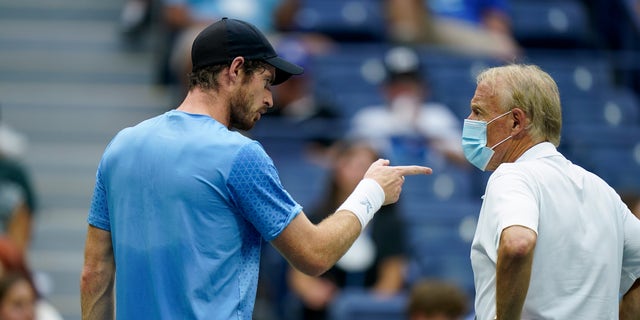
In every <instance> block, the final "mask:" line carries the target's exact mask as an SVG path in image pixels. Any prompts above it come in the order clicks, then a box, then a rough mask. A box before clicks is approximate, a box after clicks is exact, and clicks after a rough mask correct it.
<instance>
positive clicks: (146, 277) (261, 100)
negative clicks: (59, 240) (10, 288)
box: [81, 18, 431, 319]
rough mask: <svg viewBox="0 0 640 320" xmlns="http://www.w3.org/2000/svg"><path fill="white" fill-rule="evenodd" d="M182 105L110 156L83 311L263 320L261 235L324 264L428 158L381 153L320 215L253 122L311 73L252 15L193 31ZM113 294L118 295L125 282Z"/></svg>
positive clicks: (98, 195)
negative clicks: (398, 159)
mask: <svg viewBox="0 0 640 320" xmlns="http://www.w3.org/2000/svg"><path fill="white" fill-rule="evenodd" d="M192 60H193V72H192V73H191V74H190V79H189V80H190V89H189V93H188V94H187V96H186V98H185V99H184V101H183V102H182V104H181V105H180V106H179V107H178V108H177V109H175V110H171V111H168V112H166V113H165V114H162V115H160V116H157V117H154V118H152V119H148V120H146V121H143V122H142V123H140V124H138V125H136V126H134V127H131V128H127V129H124V130H122V131H121V132H120V133H118V134H117V135H116V137H115V138H114V139H113V140H112V141H111V142H110V143H109V145H108V146H107V148H106V150H105V152H104V155H103V157H102V159H101V161H100V164H99V167H98V170H97V174H96V185H95V191H94V196H93V200H92V204H91V209H90V212H89V217H88V219H87V220H88V223H89V228H88V232H87V240H86V247H85V263H84V268H83V272H82V279H81V306H82V316H83V319H103V318H105V319H106V318H109V319H110V318H113V316H114V313H115V315H116V317H117V318H123V319H251V318H252V313H253V305H254V300H255V292H256V285H257V280H258V267H259V263H260V244H261V238H264V239H265V240H267V241H269V242H270V243H271V244H272V245H273V246H274V247H275V248H277V249H278V251H279V252H281V253H282V255H283V256H284V257H285V258H286V259H287V260H288V261H289V262H290V263H291V264H292V265H293V266H294V267H295V268H297V269H299V270H301V271H302V272H305V273H307V274H310V275H319V274H321V273H323V272H324V271H326V270H327V269H329V268H330V267H331V266H332V265H333V264H334V263H335V262H336V261H337V260H338V259H339V258H340V257H341V256H342V255H343V254H344V253H345V252H346V251H347V249H348V248H349V247H350V246H351V244H352V243H353V242H354V241H355V239H356V238H357V237H358V235H359V234H360V232H361V231H362V229H363V228H364V227H365V226H366V224H367V223H368V221H369V220H371V218H372V217H373V215H374V213H375V212H376V211H377V210H378V209H379V208H380V207H381V206H382V205H385V204H389V203H393V202H395V201H397V199H398V197H399V195H400V191H401V187H402V183H403V182H404V175H409V174H429V173H431V169H430V168H426V167H420V166H401V167H400V166H396V167H392V166H389V165H388V164H389V162H388V161H387V160H382V159H380V160H378V161H376V162H374V163H373V164H372V165H371V167H370V168H369V170H368V171H367V173H366V174H365V176H364V179H363V180H362V181H361V183H360V184H359V185H358V187H357V188H356V190H354V192H353V194H352V195H351V196H350V197H349V199H347V200H346V201H345V203H344V204H342V205H341V206H340V208H338V210H337V211H336V212H335V213H334V214H333V215H331V216H330V217H329V218H327V219H325V220H324V221H322V222H321V223H319V224H317V225H314V224H312V223H311V222H310V221H309V220H308V219H307V217H306V216H305V214H304V213H303V212H302V207H301V206H300V205H299V204H298V203H296V202H295V201H294V200H293V199H292V198H291V196H290V195H289V194H288V193H287V192H286V191H285V190H284V189H283V187H282V185H281V183H280V180H279V178H278V174H277V171H276V168H275V167H274V165H273V162H272V161H271V159H270V157H269V156H268V155H267V154H266V153H265V151H264V149H263V148H262V147H261V146H260V144H259V143H258V142H256V141H253V140H251V139H249V138H247V137H245V136H243V135H241V134H239V133H237V132H234V131H231V130H230V129H232V128H237V129H241V130H249V129H251V128H252V127H253V125H254V124H255V123H256V122H257V121H258V120H259V119H260V117H261V116H262V114H264V113H265V112H266V111H267V109H268V108H270V107H272V105H273V101H272V95H271V91H270V86H271V85H276V84H279V83H281V82H283V81H285V80H287V79H288V78H289V77H290V76H291V75H295V74H300V73H302V68H300V67H299V66H296V65H294V64H291V63H289V62H287V61H285V60H283V59H281V58H280V57H278V56H277V54H276V53H275V51H274V50H273V48H272V46H271V45H270V44H269V42H268V41H267V39H266V38H265V37H264V35H263V34H262V33H261V32H260V31H259V30H258V29H257V28H255V27H254V26H253V25H250V24H248V23H246V22H243V21H240V20H233V19H227V18H223V19H222V20H220V21H218V22H216V23H214V24H212V25H211V26H209V27H207V28H206V29H205V30H204V31H202V32H201V33H200V35H199V36H198V37H197V38H196V39H195V41H194V44H193V50H192ZM115 279H117V285H115V301H114V294H113V291H114V284H115Z"/></svg>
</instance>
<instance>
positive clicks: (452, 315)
mask: <svg viewBox="0 0 640 320" xmlns="http://www.w3.org/2000/svg"><path fill="white" fill-rule="evenodd" d="M511 1H524V0H511ZM531 1H535V0H531ZM576 1H577V2H578V3H580V4H582V5H583V6H584V8H585V9H587V10H588V18H589V19H590V21H592V22H593V28H594V29H595V30H596V31H601V32H602V33H604V34H600V36H599V37H596V38H595V40H594V41H593V43H591V44H590V45H591V46H590V47H587V48H589V49H603V48H606V49H609V48H612V49H628V48H630V49H637V48H634V47H633V45H631V47H629V44H626V43H625V42H624V39H625V38H624V36H623V35H621V34H620V31H619V30H617V29H616V28H614V27H612V26H611V24H606V23H605V22H603V21H604V20H605V19H604V18H603V17H602V15H603V14H604V12H605V11H604V10H600V9H602V8H604V7H606V8H608V9H607V10H613V9H611V7H607V4H608V2H607V1H596V0H583V1H581V0H576ZM325 2H326V3H325ZM339 2H343V1H320V0H315V1H314V0H307V1H305V0H206V1H205V0H164V1H154V0H125V1H124V5H123V8H122V11H121V15H120V20H119V23H120V31H121V33H122V36H123V39H124V40H125V41H128V42H133V43H135V42H139V41H144V38H145V37H150V36H151V35H150V34H151V33H152V32H155V33H158V34H159V35H160V36H159V39H160V41H158V42H157V43H154V51H155V53H156V59H157V63H156V64H155V68H156V70H155V74H156V84H160V85H166V86H168V87H169V88H171V90H172V91H173V92H174V95H175V97H176V101H179V100H180V99H181V98H182V97H183V95H184V93H185V90H186V88H187V86H186V83H185V81H186V75H187V74H188V73H189V72H190V66H191V61H190V50H191V48H190V45H191V43H192V42H193V39H194V37H195V36H196V35H197V34H198V33H199V32H200V31H201V30H202V29H203V28H204V27H205V26H207V25H209V24H210V23H211V22H213V21H216V20H218V19H220V18H222V17H233V18H238V19H242V20H245V21H248V22H251V23H253V24H254V25H256V26H257V27H258V28H260V29H261V30H262V31H264V32H265V33H266V34H267V35H268V36H269V37H270V40H272V42H273V43H274V44H275V47H276V50H277V51H278V53H279V54H280V55H281V56H283V57H285V58H286V59H287V60H289V61H292V62H295V63H297V64H299V65H301V66H304V67H305V73H304V75H302V76H298V77H293V78H292V79H291V80H289V81H287V82H285V83H284V84H282V85H279V86H274V87H273V94H274V108H273V110H272V111H271V112H270V113H269V114H268V117H267V119H265V123H263V124H261V126H263V128H258V129H260V130H259V131H258V132H257V133H255V134H254V133H251V132H248V133H247V134H248V135H252V134H254V135H255V138H256V139H257V140H258V141H261V133H263V132H268V131H269V130H270V128H269V126H280V125H282V124H283V123H284V124H285V125H286V126H287V127H288V128H291V137H292V138H295V137H296V136H298V137H297V138H299V136H304V137H305V139H306V140H305V141H304V144H305V147H304V148H302V149H295V150H301V151H300V152H301V154H298V155H295V156H293V158H294V159H298V160H299V159H302V160H304V161H309V162H311V163H312V164H313V165H314V166H317V167H319V168H320V170H321V171H322V172H323V176H324V179H323V180H322V183H323V185H322V188H321V190H320V192H319V193H318V194H316V195H313V196H311V197H310V198H312V199H314V201H313V202H309V203H306V204H305V203H303V205H305V207H306V208H309V209H306V210H307V211H308V212H309V214H310V218H312V219H315V220H314V222H317V221H320V220H322V219H323V218H324V217H323V216H322V215H321V214H320V213H325V212H331V211H332V210H333V209H335V208H336V207H337V206H338V205H339V204H340V203H342V202H343V201H344V199H345V198H346V197H347V196H348V195H349V194H350V193H351V191H352V190H353V188H354V187H355V184H357V182H358V181H359V180H360V179H361V178H362V175H363V174H364V171H365V170H366V168H367V167H368V165H369V164H370V163H371V162H372V161H374V160H375V159H377V158H379V157H386V158H389V159H391V161H392V162H393V163H395V164H409V163H420V164H426V165H429V166H434V169H435V168H449V167H452V168H455V170H461V171H463V172H465V171H466V172H468V171H470V170H471V168H469V166H468V164H467V162H466V160H465V159H464V156H463V154H462V150H461V146H460V140H461V137H460V136H461V130H462V129H461V124H462V119H461V118H460V116H459V115H458V114H456V113H455V112H454V111H453V110H452V109H451V108H450V106H448V105H447V104H446V103H443V102H441V101H436V100H435V99H434V97H433V96H432V95H431V84H432V83H433V82H436V81H438V79H437V78H434V77H429V76H428V74H426V72H425V66H424V62H423V61H421V60H420V55H419V54H418V53H417V51H418V50H419V49H420V48H424V47H425V46H427V47H437V48H441V49H444V50H448V51H450V52H452V53H454V54H465V55H473V56H478V57H487V58H491V59H496V60H498V61H502V62H518V61H521V60H522V59H524V58H525V57H526V53H527V43H521V42H520V41H519V39H518V38H517V36H516V34H515V31H514V30H513V21H512V19H513V17H512V15H511V11H510V3H509V1H508V0H484V1H473V0H369V1H362V2H363V3H366V4H367V5H375V6H379V10H376V11H375V12H379V13H381V14H382V15H383V16H382V17H380V19H379V21H381V22H383V24H382V25H380V26H377V27H379V28H381V29H382V30H381V32H379V33H376V32H374V30H371V29H365V30H357V31H351V32H350V33H348V32H345V33H340V32H339V31H335V30H331V29H329V28H327V29H321V30H314V29H313V28H310V27H309V24H310V23H311V22H313V21H314V19H318V17H316V16H314V15H313V14H312V11H311V10H309V8H310V7H313V6H318V7H319V8H321V9H325V10H331V9H335V8H342V9H344V7H341V6H339V5H338V4H336V5H335V6H331V3H339ZM550 2H551V1H550ZM620 2H622V1H620ZM322 3H324V4H322ZM354 3H357V2H354ZM637 3H638V2H637V1H636V3H635V6H636V8H637V6H638V4H637ZM323 5H324V7H323ZM347 9H349V7H347ZM350 9H352V10H351V11H348V12H347V11H345V12H335V13H334V14H335V16H340V15H345V16H348V17H354V19H358V17H360V15H362V14H365V13H366V12H367V11H366V6H365V7H362V8H360V7H351V8H350ZM619 10H622V9H619ZM636 10H637V9H636ZM638 12H640V11H638V10H637V11H636V14H638ZM617 13H619V12H617ZM635 19H636V20H637V19H638V17H637V16H636V17H635ZM602 39H606V41H603V40H602ZM359 41H362V42H372V41H373V42H380V43H384V44H386V45H388V47H389V50H387V51H386V52H385V54H384V56H381V57H380V63H381V66H382V70H383V76H382V77H381V78H380V81H379V83H378V84H377V89H378V91H377V92H375V93H372V94H375V95H380V96H381V97H382V98H383V99H382V100H381V101H380V103H379V104H375V105H363V106H357V107H358V108H357V109H358V112H356V113H355V114H354V115H350V116H345V114H344V112H343V106H341V105H340V102H339V101H335V99H333V98H332V95H331V94H327V93H326V92H325V91H323V88H320V86H319V85H318V83H317V82H316V78H315V77H314V76H315V74H316V72H317V71H318V70H314V68H315V67H317V65H315V64H314V61H315V59H317V58H318V57H323V56H326V55H330V54H331V53H333V52H335V51H336V50H339V48H340V46H341V44H342V43H343V42H350V43H354V42H356V43H357V42H359ZM607 41H608V42H607ZM603 42H604V43H603ZM583 49H584V48H583ZM625 75H626V74H625ZM639 78H640V77H638V76H637V74H636V75H635V76H631V80H630V81H631V85H632V86H633V85H637V84H636V82H634V81H638V79H639ZM344 90H349V88H344ZM326 124H331V125H330V126H329V127H327V126H325V125H326ZM301 132H304V134H301ZM267 135H268V134H267ZM264 144H265V147H266V148H268V147H269V144H268V142H265V143H264ZM26 146H27V142H26V139H25V138H24V137H23V136H21V134H20V133H18V132H15V131H13V130H12V129H11V128H10V127H8V126H7V125H6V124H3V123H2V122H0V231H2V234H0V263H1V265H0V319H61V318H60V316H59V314H58V313H57V311H56V310H55V308H53V307H52V306H51V305H50V304H49V303H48V302H47V299H46V290H44V288H42V287H41V286H39V284H38V281H37V279H36V277H35V276H34V272H33V271H32V270H31V268H30V265H29V261H27V258H26V256H27V253H28V250H29V245H30V240H31V233H32V225H33V219H37V215H36V213H37V199H36V198H37V197H36V196H37V195H36V194H35V191H34V188H33V186H32V182H31V177H30V174H29V171H28V168H26V167H25V166H24V164H23V161H22V159H21V155H22V154H23V150H24V148H25V147H26ZM267 151H269V150H267ZM285 152H286V151H285ZM295 152H298V151H295ZM272 156H273V157H274V158H276V159H278V158H281V156H279V155H278V154H275V155H274V154H272ZM279 167H281V168H282V170H286V168H287V167H286V166H279ZM285 187H286V185H285ZM620 192H621V194H622V195H623V200H625V202H626V203H627V204H628V206H629V207H630V208H631V209H632V211H633V212H634V213H635V214H636V215H638V216H640V189H634V188H625V189H624V190H623V189H621V190H620ZM404 208H405V207H404V206H403V205H402V200H401V201H400V203H399V204H398V205H392V206H388V207H384V208H383V210H381V211H387V212H381V213H379V214H377V215H376V218H375V219H374V220H373V221H372V223H371V224H370V225H369V227H368V228H367V229H366V230H365V232H363V234H362V235H361V237H360V238H359V239H358V240H357V241H356V243H355V244H354V246H353V248H352V249H351V250H350V251H349V252H348V253H347V254H346V255H345V256H344V257H343V259H342V260H341V261H340V262H339V263H338V264H337V265H336V266H335V267H334V268H332V269H331V270H330V271H329V272H327V273H326V274H324V275H323V276H321V277H318V278H312V277H308V276H305V275H303V274H301V273H299V272H297V271H295V270H293V269H289V268H288V267H287V265H286V263H284V261H280V260H278V259H277V258H274V257H273V254H270V252H269V251H270V250H272V248H269V247H268V246H267V248H266V249H265V259H264V263H263V264H264V265H265V267H264V270H263V272H262V273H261V277H260V281H261V282H260V287H259V291H258V300H257V302H256V314H255V315H254V318H255V319H264V320H270V319H291V320H295V319H329V313H330V308H331V305H332V302H333V301H334V299H335V298H336V297H337V296H339V294H340V293H341V291H342V290H343V289H345V288H353V287H356V288H364V289H366V290H367V291H368V292H370V293H371V294H372V295H376V296H396V295H399V294H403V293H404V294H408V297H407V299H406V309H403V312H404V313H405V315H406V319H412V320H429V319H432V320H434V319H449V320H453V319H465V318H466V317H469V316H472V314H473V310H472V308H471V301H472V300H471V297H470V294H471V293H470V292H467V291H466V288H461V286H460V285H458V284H457V283H456V282H455V281H450V279H435V280H434V279H427V278H433V277H434V276H437V275H430V274H419V276H418V277H417V278H414V277H409V276H408V271H407V270H408V269H409V268H410V255H411V253H410V252H409V249H408V246H407V244H406V237H405V233H406V230H405V228H406V224H407V221H405V220H404V217H405V215H404V214H403V213H402V210H404ZM274 259H275V260H276V261H275V262H274Z"/></svg>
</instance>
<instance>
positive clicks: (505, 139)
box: [487, 110, 513, 150]
mask: <svg viewBox="0 0 640 320" xmlns="http://www.w3.org/2000/svg"><path fill="white" fill-rule="evenodd" d="M511 111H513V110H509V111H507V112H505V113H503V114H501V115H499V116H497V117H495V118H493V120H491V121H489V122H487V125H489V123H491V122H494V121H496V120H498V119H500V118H502V117H504V116H505V115H507V114H509V113H511ZM511 138H513V136H508V137H506V138H504V139H502V141H500V142H498V143H496V144H495V145H494V146H493V147H490V148H489V149H491V150H493V149H494V148H495V147H497V146H499V145H501V144H502V143H503V142H505V141H507V140H509V139H511Z"/></svg>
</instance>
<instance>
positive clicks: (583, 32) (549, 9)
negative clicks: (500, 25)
mask: <svg viewBox="0 0 640 320" xmlns="http://www.w3.org/2000/svg"><path fill="white" fill-rule="evenodd" d="M510 7H511V17H512V19H511V21H512V23H513V33H514V36H515V37H516V40H517V41H518V42H519V43H520V44H522V45H523V46H525V47H543V48H572V47H583V48H584V47H593V45H594V41H593V34H592V30H591V26H590V24H589V16H588V12H587V9H586V8H585V6H584V4H583V3H582V2H580V1H577V0H559V1H536V0H517V1H512V2H511V3H510Z"/></svg>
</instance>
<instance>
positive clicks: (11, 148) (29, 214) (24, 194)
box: [0, 122, 36, 252]
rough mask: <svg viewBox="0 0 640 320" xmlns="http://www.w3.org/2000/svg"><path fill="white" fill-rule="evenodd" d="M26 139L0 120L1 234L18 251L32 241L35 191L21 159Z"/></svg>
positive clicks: (22, 249) (25, 248) (25, 247)
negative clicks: (15, 246)
mask: <svg viewBox="0 0 640 320" xmlns="http://www.w3.org/2000/svg"><path fill="white" fill-rule="evenodd" d="M26 145H27V140H26V138H25V137H24V136H23V135H22V134H20V133H19V132H16V131H15V130H13V129H12V128H11V127H9V126H8V125H7V124H5V123H1V122H0V235H6V236H8V237H9V238H10V239H11V240H12V241H13V242H14V243H15V244H16V245H17V246H18V247H19V248H20V250H21V251H23V252H24V251H26V250H27V249H28V247H29V242H30V240H31V229H32V220H33V214H34V213H35V210H36V199H35V193H34V191H33V188H32V186H31V181H30V178H29V174H28V171H27V169H26V168H25V166H24V165H23V164H22V162H21V160H20V159H21V156H22V155H23V153H24V151H25V149H26Z"/></svg>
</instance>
